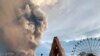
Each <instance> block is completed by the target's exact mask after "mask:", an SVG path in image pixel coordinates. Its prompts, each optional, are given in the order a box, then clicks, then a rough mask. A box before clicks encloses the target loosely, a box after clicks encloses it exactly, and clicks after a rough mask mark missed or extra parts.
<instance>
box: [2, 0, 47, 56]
mask: <svg viewBox="0 0 100 56" xmlns="http://www.w3.org/2000/svg"><path fill="white" fill-rule="evenodd" d="M46 18H47V17H46V15H45V13H44V12H43V11H42V10H41V9H40V7H39V6H38V5H35V4H33V3H32V2H31V1H30V0H0V53H1V54H0V56H5V55H6V56H35V49H36V47H37V46H38V44H39V41H40V39H41V35H42V33H43V32H44V31H45V29H46V26H47V21H46Z"/></svg>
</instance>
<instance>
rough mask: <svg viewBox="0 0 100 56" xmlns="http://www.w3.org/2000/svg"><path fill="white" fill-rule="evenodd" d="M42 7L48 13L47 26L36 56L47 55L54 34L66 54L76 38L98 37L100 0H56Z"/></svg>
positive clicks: (99, 35)
mask: <svg viewBox="0 0 100 56" xmlns="http://www.w3.org/2000/svg"><path fill="white" fill-rule="evenodd" d="M43 9H44V11H45V12H46V13H47V15H48V28H47V30H46V32H45V33H44V35H43V39H42V41H41V43H40V45H39V47H38V48H37V52H36V53H37V56H40V54H41V53H44V56H48V54H49V52H50V48H51V43H52V40H53V37H54V36H58V38H59V40H60V42H61V44H62V47H63V48H64V50H65V52H66V55H67V56H70V54H71V50H72V48H73V46H74V44H75V43H76V42H77V41H78V40H81V39H85V38H91V37H92V38H99V37H100V0H58V2H57V3H56V4H55V5H54V6H50V7H48V8H43ZM69 47H70V48H69Z"/></svg>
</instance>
